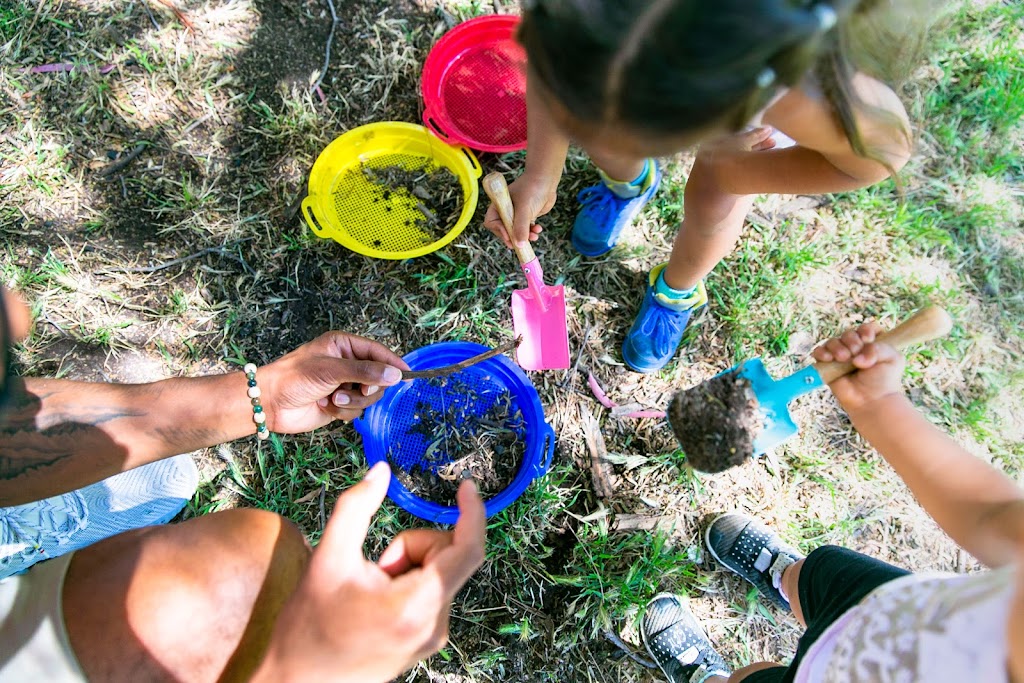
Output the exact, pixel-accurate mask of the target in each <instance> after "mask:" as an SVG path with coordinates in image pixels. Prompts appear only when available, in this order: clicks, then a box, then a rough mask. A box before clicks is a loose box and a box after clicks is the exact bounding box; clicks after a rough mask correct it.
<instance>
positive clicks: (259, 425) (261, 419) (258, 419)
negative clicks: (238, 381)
mask: <svg viewBox="0 0 1024 683" xmlns="http://www.w3.org/2000/svg"><path fill="white" fill-rule="evenodd" d="M243 371H244V372H245V379H246V384H248V385H249V389H248V391H246V394H247V395H248V396H249V402H250V403H251V404H252V421H253V422H254V423H255V424H256V438H257V439H259V440H260V441H265V440H267V439H269V438H270V429H268V428H267V414H266V413H265V412H263V402H262V401H261V400H260V395H261V393H262V392H260V388H259V387H258V386H257V385H256V366H255V365H254V364H253V363H246V364H245V367H244V368H243Z"/></svg>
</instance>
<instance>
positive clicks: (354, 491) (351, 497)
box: [316, 462, 391, 569]
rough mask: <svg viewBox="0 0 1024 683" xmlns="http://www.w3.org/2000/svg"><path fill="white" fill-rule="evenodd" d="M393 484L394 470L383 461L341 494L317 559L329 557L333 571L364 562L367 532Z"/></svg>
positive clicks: (321, 542) (325, 530)
mask: <svg viewBox="0 0 1024 683" xmlns="http://www.w3.org/2000/svg"><path fill="white" fill-rule="evenodd" d="M390 482H391V468H390V467H388V465H387V463H385V462H379V463H377V464H376V465H374V466H373V467H372V468H370V471H369V472H368V473H367V475H366V476H365V477H363V480H362V481H361V482H359V483H358V484H356V485H355V486H353V487H352V488H350V489H349V490H347V491H345V493H343V494H341V497H340V498H338V502H337V503H335V505H334V512H332V513H331V518H330V520H328V522H327V526H326V527H324V534H323V536H322V537H321V538H320V545H318V546H317V549H316V557H323V558H327V560H328V561H329V562H330V564H331V568H332V569H337V568H338V566H339V565H349V564H350V563H355V562H362V561H363V559H364V558H363V542H364V541H366V532H367V531H368V530H369V528H370V522H371V521H372V520H373V515H374V514H376V512H377V510H378V509H379V508H380V504H381V503H383V502H384V496H385V495H386V494H387V492H388V484H389V483H390Z"/></svg>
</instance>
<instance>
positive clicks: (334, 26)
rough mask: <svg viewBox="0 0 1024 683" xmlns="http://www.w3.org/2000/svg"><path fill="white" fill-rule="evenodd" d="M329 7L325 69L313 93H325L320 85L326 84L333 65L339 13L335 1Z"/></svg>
mask: <svg viewBox="0 0 1024 683" xmlns="http://www.w3.org/2000/svg"><path fill="white" fill-rule="evenodd" d="M327 6H328V7H330V8H331V32H330V33H329V34H327V47H326V48H325V49H324V68H323V69H321V70H320V78H318V79H316V83H314V84H313V87H312V88H310V90H311V91H314V92H316V91H320V92H321V93H322V92H323V91H321V90H320V84H321V83H323V82H324V77H325V76H327V68H328V67H329V66H330V65H331V43H333V42H334V31H335V29H337V28H338V12H337V11H336V10H335V9H334V0H327ZM322 97H323V95H322V94H321V98H322Z"/></svg>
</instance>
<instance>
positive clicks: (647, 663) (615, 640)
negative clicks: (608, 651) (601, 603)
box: [603, 629, 658, 669]
mask: <svg viewBox="0 0 1024 683" xmlns="http://www.w3.org/2000/svg"><path fill="white" fill-rule="evenodd" d="M603 633H604V637H605V638H607V639H608V640H609V641H611V643H612V645H614V646H615V647H617V648H619V649H620V650H622V651H623V652H624V653H626V656H627V657H629V658H630V659H632V660H633V661H634V662H636V663H637V664H639V665H640V666H643V667H647V668H648V669H657V668H658V665H657V664H656V663H654V662H652V661H651V660H649V659H646V658H644V657H641V656H640V655H638V654H637V653H635V652H633V648H631V647H630V646H629V645H627V644H626V643H624V642H623V641H622V638H619V637H618V636H617V635H615V634H614V633H613V632H611V631H609V630H607V629H605V630H604V631H603Z"/></svg>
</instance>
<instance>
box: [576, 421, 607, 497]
mask: <svg viewBox="0 0 1024 683" xmlns="http://www.w3.org/2000/svg"><path fill="white" fill-rule="evenodd" d="M580 417H581V418H582V422H583V436H584V440H585V441H586V442H587V450H588V451H589V452H590V477H591V479H592V480H593V484H594V485H593V490H594V495H595V496H597V497H598V498H610V497H611V496H612V495H613V494H614V493H615V484H614V482H612V465H611V463H610V462H608V448H607V447H606V446H605V443H604V435H603V434H601V425H600V424H598V422H597V420H596V419H595V418H594V414H593V413H591V412H590V410H589V409H588V408H587V407H586V406H585V405H580Z"/></svg>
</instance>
